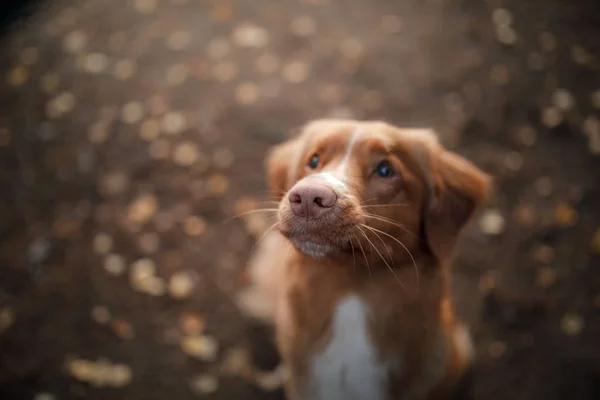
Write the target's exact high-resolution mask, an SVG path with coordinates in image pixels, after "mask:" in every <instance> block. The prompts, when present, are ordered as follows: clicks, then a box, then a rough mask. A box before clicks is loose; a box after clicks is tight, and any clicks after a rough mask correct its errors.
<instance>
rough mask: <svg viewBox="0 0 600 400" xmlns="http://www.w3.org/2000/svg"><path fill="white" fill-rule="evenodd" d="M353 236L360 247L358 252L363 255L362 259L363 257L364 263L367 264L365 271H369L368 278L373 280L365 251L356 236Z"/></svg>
mask: <svg viewBox="0 0 600 400" xmlns="http://www.w3.org/2000/svg"><path fill="white" fill-rule="evenodd" d="M353 235H354V237H355V238H356V242H357V243H358V245H359V246H360V250H361V251H362V253H363V257H365V263H366V264H367V270H368V271H369V277H371V280H373V275H372V274H371V267H370V266H369V260H367V253H365V249H364V247H363V245H362V243H361V242H360V240H359V239H358V236H356V234H353ZM363 235H364V234H363Z"/></svg>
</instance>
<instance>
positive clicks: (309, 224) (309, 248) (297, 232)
mask: <svg viewBox="0 0 600 400" xmlns="http://www.w3.org/2000/svg"><path fill="white" fill-rule="evenodd" d="M347 214H348V213H347V212H344V210H342V209H341V208H340V210H336V211H334V212H332V213H331V214H330V215H328V216H327V217H323V218H318V219H309V220H307V219H306V218H302V217H298V216H297V215H295V214H294V213H293V212H291V210H290V209H289V207H286V206H281V207H280V209H279V215H278V220H279V221H278V229H279V231H280V232H281V233H282V234H283V236H285V237H286V238H287V239H288V240H289V241H290V242H292V244H293V245H294V247H296V249H297V250H298V251H299V252H300V253H302V254H304V255H307V256H310V257H313V258H316V259H322V258H327V257H334V256H336V255H340V254H345V253H347V252H350V251H351V247H352V243H351V242H352V240H353V238H354V237H355V235H356V230H357V228H356V226H357V225H358V221H354V220H353V218H349V217H348V216H347Z"/></svg>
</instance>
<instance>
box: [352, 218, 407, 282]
mask: <svg viewBox="0 0 600 400" xmlns="http://www.w3.org/2000/svg"><path fill="white" fill-rule="evenodd" d="M358 229H359V230H360V232H361V233H362V234H363V236H364V237H365V239H367V241H368V242H369V244H370V245H371V246H372V247H373V249H374V250H375V251H376V252H377V254H379V257H381V260H382V261H383V262H384V263H385V265H386V266H387V267H388V269H389V270H390V271H391V272H392V275H394V278H396V280H397V281H398V283H399V284H400V286H402V288H404V284H403V283H402V282H401V281H400V279H399V278H398V276H397V275H396V273H395V272H394V269H393V268H392V267H391V266H390V264H389V263H388V262H387V261H386V260H385V258H383V255H382V254H381V252H380V251H379V249H378V248H377V247H376V246H375V244H374V243H373V242H372V241H371V239H369V238H368V237H367V234H366V233H365V231H363V230H362V229H360V227H358Z"/></svg>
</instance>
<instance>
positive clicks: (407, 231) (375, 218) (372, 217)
mask: <svg viewBox="0 0 600 400" xmlns="http://www.w3.org/2000/svg"><path fill="white" fill-rule="evenodd" d="M364 215H365V218H371V219H374V220H377V221H381V222H387V223H388V224H390V225H392V226H396V227H398V228H400V229H402V230H403V231H404V232H406V233H409V234H411V235H413V236H415V237H416V235H415V234H414V233H413V232H411V231H410V230H408V229H407V228H406V227H404V226H402V225H400V224H399V223H398V222H396V221H394V220H391V219H389V218H386V217H382V216H381V215H375V214H371V213H365V214H364Z"/></svg>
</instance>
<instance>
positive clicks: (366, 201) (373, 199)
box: [361, 197, 379, 206]
mask: <svg viewBox="0 0 600 400" xmlns="http://www.w3.org/2000/svg"><path fill="white" fill-rule="evenodd" d="M375 200H379V197H373V198H372V199H368V200H365V201H363V202H362V204H361V206H364V205H365V204H367V203H369V202H370V201H375Z"/></svg>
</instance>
